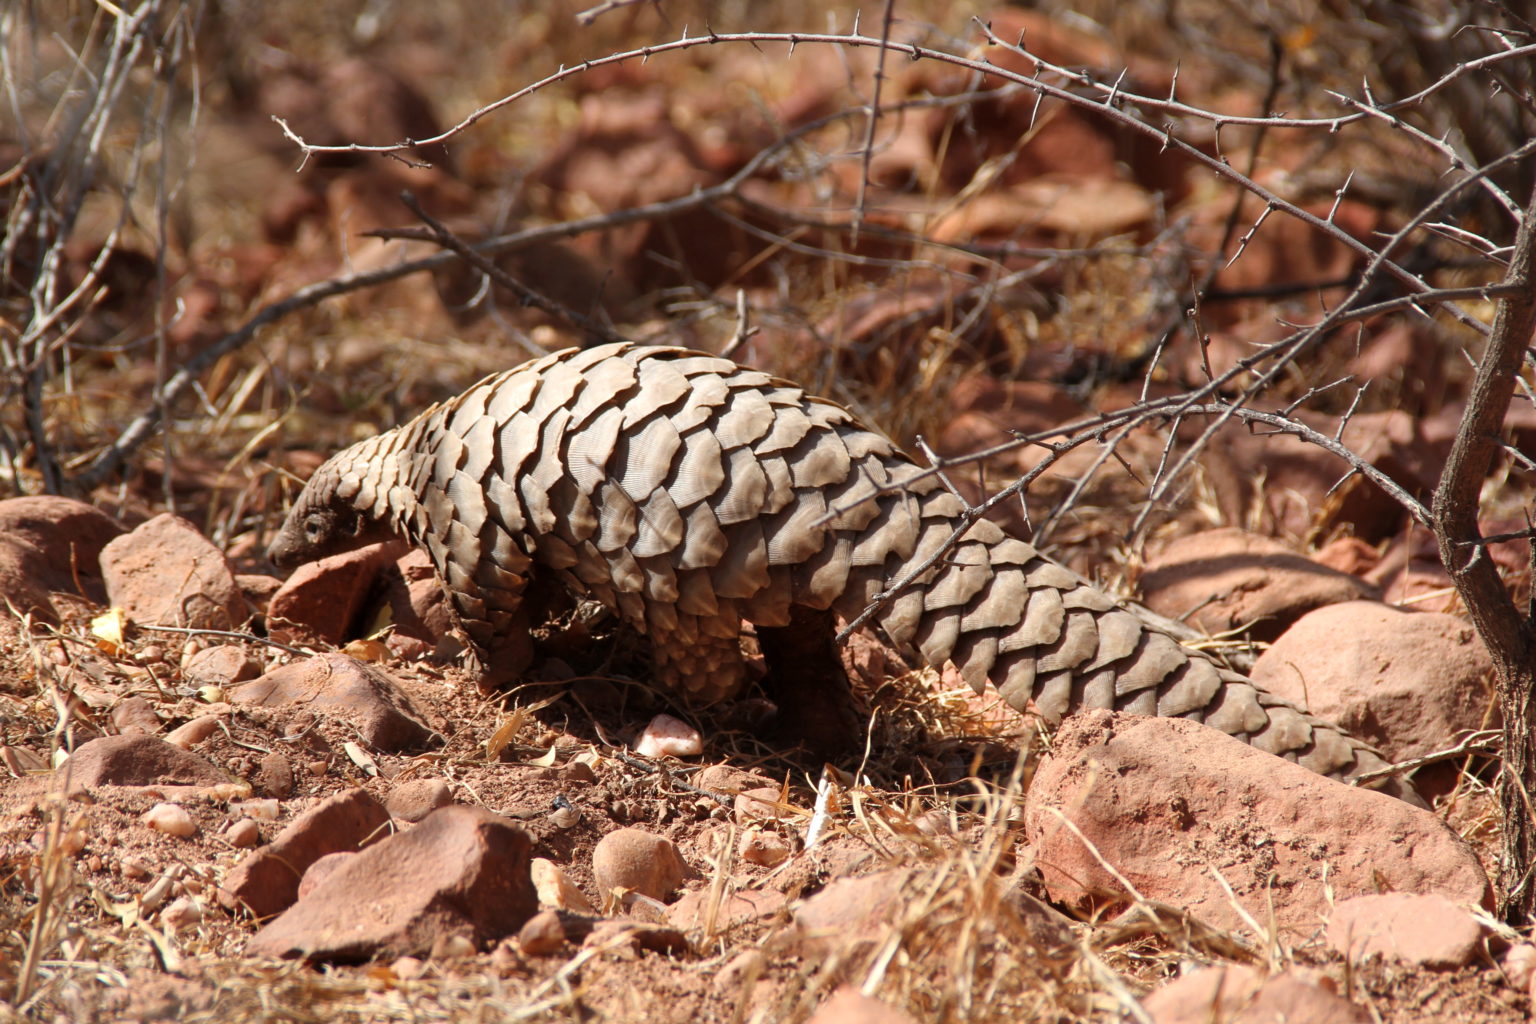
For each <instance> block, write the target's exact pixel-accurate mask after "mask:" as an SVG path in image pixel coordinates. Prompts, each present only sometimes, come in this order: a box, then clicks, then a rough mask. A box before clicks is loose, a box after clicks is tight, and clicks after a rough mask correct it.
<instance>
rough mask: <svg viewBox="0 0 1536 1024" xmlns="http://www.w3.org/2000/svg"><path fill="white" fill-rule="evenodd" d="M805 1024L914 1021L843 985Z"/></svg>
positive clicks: (913, 1023) (900, 1023) (906, 1023)
mask: <svg viewBox="0 0 1536 1024" xmlns="http://www.w3.org/2000/svg"><path fill="white" fill-rule="evenodd" d="M805 1024H916V1021H915V1020H914V1019H913V1018H912V1017H909V1016H907V1015H906V1014H905V1013H903V1012H901V1011H900V1010H898V1009H896V1007H894V1006H892V1005H891V1004H890V1003H883V1002H881V1001H880V1000H878V999H874V998H872V997H870V996H866V995H861V994H860V993H859V990H858V989H856V988H850V987H849V986H847V985H844V986H843V987H842V988H840V989H838V990H837V991H836V992H833V993H832V995H831V996H829V997H828V998H827V1001H826V1002H824V1003H822V1004H821V1005H820V1006H819V1007H817V1008H816V1012H815V1013H813V1014H811V1015H810V1016H809V1017H807V1018H806V1020H805Z"/></svg>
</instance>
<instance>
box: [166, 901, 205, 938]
mask: <svg viewBox="0 0 1536 1024" xmlns="http://www.w3.org/2000/svg"><path fill="white" fill-rule="evenodd" d="M160 920H161V922H162V923H163V924H165V925H166V927H168V928H170V929H171V930H172V931H178V932H179V931H181V930H182V929H183V928H191V927H192V926H193V925H198V924H201V923H202V921H203V905H202V904H201V903H199V902H197V900H195V899H193V898H192V897H190V896H182V897H181V898H179V899H176V900H172V901H171V903H170V904H169V905H168V906H167V907H166V908H165V909H164V910H162V911H160Z"/></svg>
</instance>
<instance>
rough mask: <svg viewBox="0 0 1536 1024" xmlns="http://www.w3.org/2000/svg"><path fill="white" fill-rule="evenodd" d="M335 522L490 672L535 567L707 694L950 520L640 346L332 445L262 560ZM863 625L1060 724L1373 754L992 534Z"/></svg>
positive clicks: (701, 375) (502, 385)
mask: <svg viewBox="0 0 1536 1024" xmlns="http://www.w3.org/2000/svg"><path fill="white" fill-rule="evenodd" d="M328 505H331V506H336V507H340V508H344V509H345V510H346V511H347V512H348V514H349V515H350V514H352V513H353V512H354V511H355V513H356V514H357V518H359V519H360V520H362V521H363V522H365V523H367V522H372V523H373V524H375V525H377V526H382V527H384V528H386V529H388V530H390V531H393V532H396V533H399V534H402V535H405V536H407V537H409V538H410V539H411V540H413V541H414V542H416V543H418V544H420V545H423V546H425V548H426V549H427V551H428V552H429V553H430V554H431V557H432V560H433V562H434V563H435V564H436V566H437V569H438V571H439V573H440V574H441V576H442V578H443V581H444V583H445V585H446V588H447V591H448V594H449V596H450V598H451V600H452V602H453V604H454V606H455V608H456V610H457V612H458V614H459V616H460V619H461V621H462V623H463V626H464V629H465V632H466V633H467V635H468V637H469V640H470V646H471V649H472V654H474V655H475V656H477V658H478V660H479V662H480V665H481V667H482V669H487V668H491V667H493V665H494V662H495V661H496V659H497V652H498V650H500V649H502V648H504V647H505V645H506V644H507V642H508V636H507V635H508V633H509V632H511V631H512V630H513V624H514V615H515V614H516V612H517V610H518V606H519V602H520V596H521V594H522V591H523V588H524V586H525V584H526V582H527V580H528V578H529V575H530V572H531V570H532V569H533V568H534V567H535V566H537V567H539V568H540V570H541V571H548V572H552V573H553V574H554V575H555V576H556V577H557V578H558V579H560V580H561V581H562V582H563V583H564V584H565V585H566V586H567V587H568V588H569V589H570V590H572V591H573V592H576V593H579V594H584V595H587V596H589V597H591V598H593V599H596V600H598V601H601V602H603V603H604V604H606V605H608V606H610V607H612V608H615V609H617V610H618V612H619V613H620V614H621V615H622V616H623V617H624V618H625V619H626V620H627V621H629V622H630V623H632V624H633V625H634V626H636V627H637V628H638V629H640V630H641V631H642V632H644V633H647V634H649V637H650V640H651V644H652V648H653V651H654V658H655V663H656V668H657V674H658V676H659V677H660V678H659V681H660V682H663V683H666V684H670V685H671V686H673V687H674V688H676V689H678V690H680V691H683V692H684V693H685V694H687V695H688V696H689V697H691V698H692V699H693V700H695V701H703V702H707V701H713V700H717V699H720V698H724V697H728V696H730V695H732V694H733V693H735V692H736V691H737V690H738V689H739V688H740V686H741V685H742V683H743V680H744V666H743V661H742V656H741V652H740V648H739V645H738V636H739V634H740V630H741V623H742V620H747V621H749V622H752V623H755V624H757V625H758V626H762V627H777V626H785V625H787V624H788V623H789V621H790V616H791V612H792V609H793V608H796V607H797V606H798V607H801V608H809V609H830V610H832V611H833V612H835V613H837V614H838V615H841V616H843V617H844V618H846V619H851V618H853V617H855V616H857V615H858V614H859V613H860V612H861V611H862V610H863V609H864V608H865V607H866V606H867V605H868V604H869V603H870V602H871V601H872V600H874V599H875V598H876V596H877V595H879V594H880V593H881V592H882V591H884V590H885V589H886V588H887V587H888V586H889V585H891V584H893V583H895V582H897V581H900V580H903V579H905V578H906V577H908V576H909V575H910V574H911V572H912V570H913V569H914V568H916V567H919V566H922V565H924V564H925V563H926V562H928V561H929V560H930V559H931V558H932V557H933V556H934V555H935V553H936V552H938V551H940V550H941V549H942V548H943V546H944V545H945V544H946V543H947V542H948V541H949V539H950V538H951V535H952V534H953V532H954V530H955V529H956V527H957V525H959V524H960V523H961V522H962V519H961V516H962V513H963V510H964V506H963V504H962V502H961V501H960V500H959V499H958V498H957V497H956V496H955V495H953V494H952V493H950V492H949V491H948V490H947V489H946V488H945V487H944V486H943V484H942V483H941V481H939V480H938V479H937V478H936V477H935V476H933V475H931V474H927V473H924V472H923V470H922V469H921V468H920V467H918V466H917V465H916V464H915V463H913V462H912V460H911V459H909V458H908V457H907V456H906V455H904V454H902V453H901V452H900V451H899V450H897V449H896V447H895V446H894V445H893V444H892V443H891V442H890V441H889V440H888V439H887V438H886V437H884V436H883V435H881V434H879V433H877V432H875V431H873V430H871V429H869V428H868V427H865V426H863V425H862V424H860V423H859V422H858V421H857V420H856V419H855V418H854V417H853V415H852V414H851V413H849V412H848V411H847V410H846V409H844V408H842V407H841V406H839V405H837V404H835V403H833V402H831V401H828V400H826V399H822V398H818V397H815V396H812V395H807V394H806V393H805V392H804V391H802V390H801V389H800V388H798V387H796V386H795V385H793V384H791V383H789V382H787V381H784V380H780V379H777V378H775V377H772V376H770V375H768V374H766V373H762V372H759V371H757V370H752V369H747V368H744V367H741V366H738V365H736V364H735V363H732V362H730V361H729V360H727V359H723V358H720V357H717V356H712V355H707V354H703V353H698V352H690V351H687V350H684V349H678V348H662V347H646V346H640V345H633V344H615V345H605V346H602V347H599V348H591V349H586V350H578V349H571V350H566V351H563V352H557V353H555V354H553V355H549V356H546V357H544V358H542V359H538V360H536V361H533V362H530V363H527V364H524V365H522V366H519V367H517V368H515V369H512V370H509V371H506V372H504V373H500V374H497V375H495V376H491V377H488V378H486V379H485V380H483V381H481V382H480V383H479V384H477V385H475V386H474V387H472V388H470V389H469V390H468V391H466V392H464V393H463V394H462V395H459V396H458V397H457V398H454V399H452V400H450V401H447V402H444V403H441V404H439V405H436V406H434V407H432V408H430V409H428V410H427V411H426V412H424V413H423V414H422V415H421V416H419V417H417V418H416V419H415V420H413V421H411V422H410V423H407V424H405V425H403V426H401V427H398V428H396V429H394V430H391V431H388V432H387V433H384V434H381V435H379V436H378V437H375V438H372V439H370V440H367V441H364V442H361V443H360V444H357V445H354V446H353V447H351V448H349V449H347V450H345V451H343V452H341V453H339V454H338V455H336V456H335V457H334V458H333V459H331V460H330V461H329V462H327V463H326V464H325V466H323V467H322V468H321V470H320V471H318V472H317V473H316V474H315V477H314V478H313V479H312V480H311V482H310V484H309V485H308V487H307V488H306V490H305V492H304V494H302V495H301V496H300V499H299V501H298V503H297V504H296V506H295V508H294V511H293V513H292V515H291V516H290V519H289V524H288V526H287V527H285V531H284V534H283V535H281V536H280V537H279V539H278V541H277V542H276V544H275V545H274V557H280V556H282V555H284V554H287V555H289V556H291V555H292V554H293V553H294V551H295V550H298V549H300V548H302V547H303V546H304V545H303V543H302V541H301V540H298V539H296V537H297V534H296V533H295V530H296V529H297V523H298V522H299V521H300V520H301V519H302V517H303V515H304V513H305V510H306V509H316V508H324V507H326V506H328ZM311 539H313V538H311ZM289 560H290V561H291V560H292V558H291V557H290V558H289ZM875 621H877V622H878V623H879V625H880V627H881V628H882V629H883V630H884V632H885V633H886V634H887V636H888V637H889V638H890V639H891V640H892V641H894V642H895V643H897V644H898V645H902V646H904V647H907V648H908V649H911V648H912V647H915V648H916V650H917V651H919V652H920V653H921V655H922V658H923V660H924V661H926V662H927V663H928V664H930V665H934V666H941V665H942V664H943V663H944V662H945V660H946V659H947V660H949V661H951V662H953V663H954V665H955V666H956V667H957V668H958V669H959V672H960V674H961V676H962V677H963V678H964V679H965V681H966V682H967V683H969V684H970V685H971V686H972V687H975V688H976V689H977V690H978V691H979V690H980V689H981V688H982V686H983V685H984V684H985V683H986V682H987V681H988V680H991V681H992V682H993V683H995V684H996V686H997V688H998V690H999V691H1000V693H1001V694H1002V696H1003V697H1004V699H1005V700H1007V702H1008V703H1009V704H1010V705H1012V706H1013V707H1015V708H1019V709H1021V710H1022V709H1024V707H1025V706H1026V704H1028V703H1029V702H1031V701H1033V703H1034V706H1035V708H1036V709H1037V710H1038V712H1039V713H1040V714H1041V715H1042V716H1043V717H1044V718H1045V719H1047V720H1048V721H1051V722H1055V721H1058V720H1059V719H1060V718H1061V717H1062V716H1064V715H1066V714H1068V713H1070V712H1072V711H1075V710H1078V709H1080V708H1089V707H1093V708H1112V709H1116V710H1123V711H1131V712H1136V713H1141V714H1148V715H1177V716H1180V717H1184V718H1190V719H1194V720H1196V721H1200V722H1204V723H1205V724H1207V725H1210V726H1213V727H1215V728H1217V729H1220V730H1221V731H1223V732H1225V733H1228V734H1230V735H1232V736H1236V737H1238V738H1240V739H1243V740H1246V741H1247V742H1249V743H1251V744H1253V745H1254V746H1256V747H1258V748H1260V749H1263V750H1266V751H1269V752H1270V753H1274V754H1279V755H1282V756H1284V757H1287V758H1289V759H1291V760H1294V761H1297V762H1299V763H1300V764H1302V765H1304V766H1306V767H1308V768H1311V769H1313V770H1315V771H1317V772H1320V773H1323V774H1326V775H1334V776H1338V777H1348V776H1352V775H1355V774H1358V773H1359V772H1361V771H1365V770H1369V769H1371V768H1375V767H1379V766H1381V765H1382V763H1383V762H1382V761H1381V760H1380V758H1378V757H1377V756H1376V755H1375V754H1374V753H1372V752H1371V751H1370V750H1369V748H1366V747H1364V746H1362V745H1361V744H1359V743H1358V742H1357V741H1355V740H1353V739H1351V738H1349V737H1348V736H1346V735H1344V734H1343V733H1342V732H1340V731H1339V730H1338V729H1337V728H1336V727H1334V726H1332V725H1329V724H1326V723H1324V722H1321V721H1319V720H1317V719H1315V718H1313V717H1311V716H1310V715H1308V714H1306V713H1305V712H1303V711H1301V710H1299V709H1297V708H1296V707H1294V706H1292V705H1291V704H1289V703H1287V702H1285V701H1284V700H1281V699H1280V698H1278V697H1276V696H1274V695H1272V694H1269V693H1267V692H1265V691H1264V690H1261V689H1259V688H1258V687H1257V686H1256V685H1255V684H1254V683H1252V682H1251V681H1249V680H1247V679H1245V678H1243V677H1242V676H1240V675H1238V674H1236V673H1233V672H1231V671H1228V670H1225V669H1223V668H1221V667H1219V666H1218V665H1216V664H1215V663H1214V662H1212V661H1211V660H1209V659H1208V658H1206V657H1205V656H1204V655H1202V654H1200V653H1199V652H1197V651H1194V650H1191V649H1189V648H1186V647H1184V646H1183V645H1181V644H1180V643H1179V642H1178V641H1177V640H1175V639H1174V638H1173V637H1171V636H1170V635H1168V634H1166V633H1164V632H1162V631H1160V630H1159V629H1157V628H1155V627H1153V626H1151V625H1149V624H1148V623H1147V622H1146V621H1144V620H1143V619H1142V618H1141V617H1140V616H1138V615H1137V614H1135V613H1134V612H1132V611H1129V610H1127V609H1125V608H1122V607H1121V606H1120V605H1119V604H1117V603H1116V602H1115V601H1114V600H1113V599H1111V598H1110V597H1108V596H1107V595H1105V594H1104V593H1103V592H1102V591H1100V590H1099V589H1097V588H1095V587H1094V586H1093V585H1092V584H1090V583H1088V582H1087V581H1085V580H1083V579H1082V578H1081V577H1079V576H1077V575H1076V574H1074V573H1072V572H1070V571H1068V570H1067V569H1064V568H1062V567H1061V566H1059V565H1057V564H1056V563H1054V562H1052V561H1050V560H1049V559H1047V558H1045V557H1044V556H1042V555H1041V554H1039V553H1038V552H1037V551H1036V550H1035V549H1034V548H1033V547H1032V546H1031V545H1029V544H1027V543H1025V542H1024V541H1021V540H1018V539H1016V538H1013V537H1009V536H1007V535H1005V534H1004V533H1003V531H1002V530H1001V529H1000V528H999V527H998V526H996V525H995V524H993V523H991V522H987V521H985V520H982V521H978V522H974V523H972V524H971V526H970V527H969V529H967V530H966V531H965V533H964V535H963V537H962V538H961V539H960V540H959V542H958V543H957V544H956V545H955V546H954V548H953V549H952V550H950V551H949V552H948V553H947V554H945V555H944V556H943V557H942V558H939V559H938V560H937V561H936V562H935V563H934V565H933V566H931V567H930V568H928V569H927V570H926V571H923V572H921V573H920V574H918V575H917V576H916V577H915V578H914V579H913V580H912V581H911V582H910V584H909V585H908V586H907V587H906V588H905V589H903V590H901V591H900V592H899V593H898V594H897V595H896V596H895V597H894V598H893V599H891V600H890V601H888V602H887V603H886V604H885V605H884V606H883V607H882V608H881V609H880V610H879V612H878V613H877V615H876V617H875Z"/></svg>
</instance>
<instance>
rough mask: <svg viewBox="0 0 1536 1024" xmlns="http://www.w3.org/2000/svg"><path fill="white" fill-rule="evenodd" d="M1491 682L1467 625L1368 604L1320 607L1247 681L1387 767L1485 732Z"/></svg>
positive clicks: (1268, 653)
mask: <svg viewBox="0 0 1536 1024" xmlns="http://www.w3.org/2000/svg"><path fill="white" fill-rule="evenodd" d="M1492 676H1493V662H1492V660H1491V659H1490V658H1489V657H1488V652H1487V649H1486V648H1485V647H1484V646H1483V643H1482V641H1481V640H1480V639H1478V636H1477V631H1476V630H1475V629H1473V628H1472V626H1471V624H1470V623H1468V622H1466V621H1464V620H1462V619H1458V618H1455V617H1454V616H1450V615H1442V614H1438V613H1433V612H1407V611H1402V610H1399V609H1397V608H1393V607H1391V606H1389V605H1385V604H1378V603H1376V602H1373V601H1350V602H1347V603H1345V604H1336V605H1331V606H1329V607H1327V608H1319V609H1318V610H1317V611H1314V612H1312V613H1311V614H1309V615H1307V616H1305V617H1304V618H1302V619H1301V621H1300V622H1297V623H1296V624H1295V625H1294V626H1292V627H1291V628H1290V629H1289V630H1287V631H1286V632H1285V634H1284V635H1283V636H1281V637H1280V638H1279V639H1278V640H1276V641H1275V643H1274V645H1273V646H1272V647H1270V649H1269V650H1267V651H1265V652H1264V654H1263V655H1262V656H1261V657H1260V658H1259V660H1258V662H1257V663H1256V664H1255V665H1254V666H1253V679H1254V681H1255V682H1257V683H1259V684H1260V685H1262V686H1263V687H1265V688H1266V689H1268V690H1269V691H1270V692H1271V693H1274V694H1277V695H1278V696H1281V697H1284V698H1285V699H1286V700H1289V701H1291V702H1292V703H1295V704H1299V705H1301V706H1302V707H1306V708H1310V709H1311V711H1312V713H1313V714H1315V715H1317V716H1319V717H1320V718H1324V719H1327V720H1328V721H1330V722H1338V723H1339V724H1340V725H1342V726H1343V727H1344V728H1345V729H1348V730H1349V731H1350V732H1352V733H1353V734H1355V735H1356V736H1358V737H1360V738H1361V739H1363V740H1365V741H1366V742H1368V743H1371V744H1373V745H1374V746H1376V747H1377V748H1379V749H1380V750H1381V752H1382V753H1383V754H1384V755H1386V756H1387V757H1388V758H1391V759H1392V760H1396V761H1401V760H1405V759H1407V758H1410V757H1417V756H1419V755H1421V754H1428V753H1431V752H1432V751H1436V750H1443V749H1445V748H1447V747H1450V746H1452V745H1454V744H1455V742H1456V740H1457V738H1458V736H1460V735H1462V734H1464V733H1466V732H1468V731H1471V730H1475V729H1481V728H1486V727H1487V724H1488V723H1489V722H1490V717H1489V714H1490V712H1489V706H1490V703H1491V701H1492ZM1494 721H1496V719H1494Z"/></svg>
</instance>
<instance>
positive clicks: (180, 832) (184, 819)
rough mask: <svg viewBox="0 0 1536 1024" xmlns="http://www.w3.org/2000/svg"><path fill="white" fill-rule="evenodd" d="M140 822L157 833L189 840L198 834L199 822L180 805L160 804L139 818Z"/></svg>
mask: <svg viewBox="0 0 1536 1024" xmlns="http://www.w3.org/2000/svg"><path fill="white" fill-rule="evenodd" d="M139 820H140V821H142V822H143V823H144V824H145V825H147V826H149V827H150V828H152V829H154V830H155V831H156V832H164V833H165V834H166V835H168V836H176V837H177V838H178V839H187V838H190V837H192V836H194V835H196V834H197V822H195V821H193V820H192V815H191V814H190V813H188V811H187V809H186V808H185V807H183V806H181V805H180V804H171V803H160V804H155V806H153V807H151V808H150V809H149V810H147V811H145V812H144V813H143V814H142V815H140V816H139Z"/></svg>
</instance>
